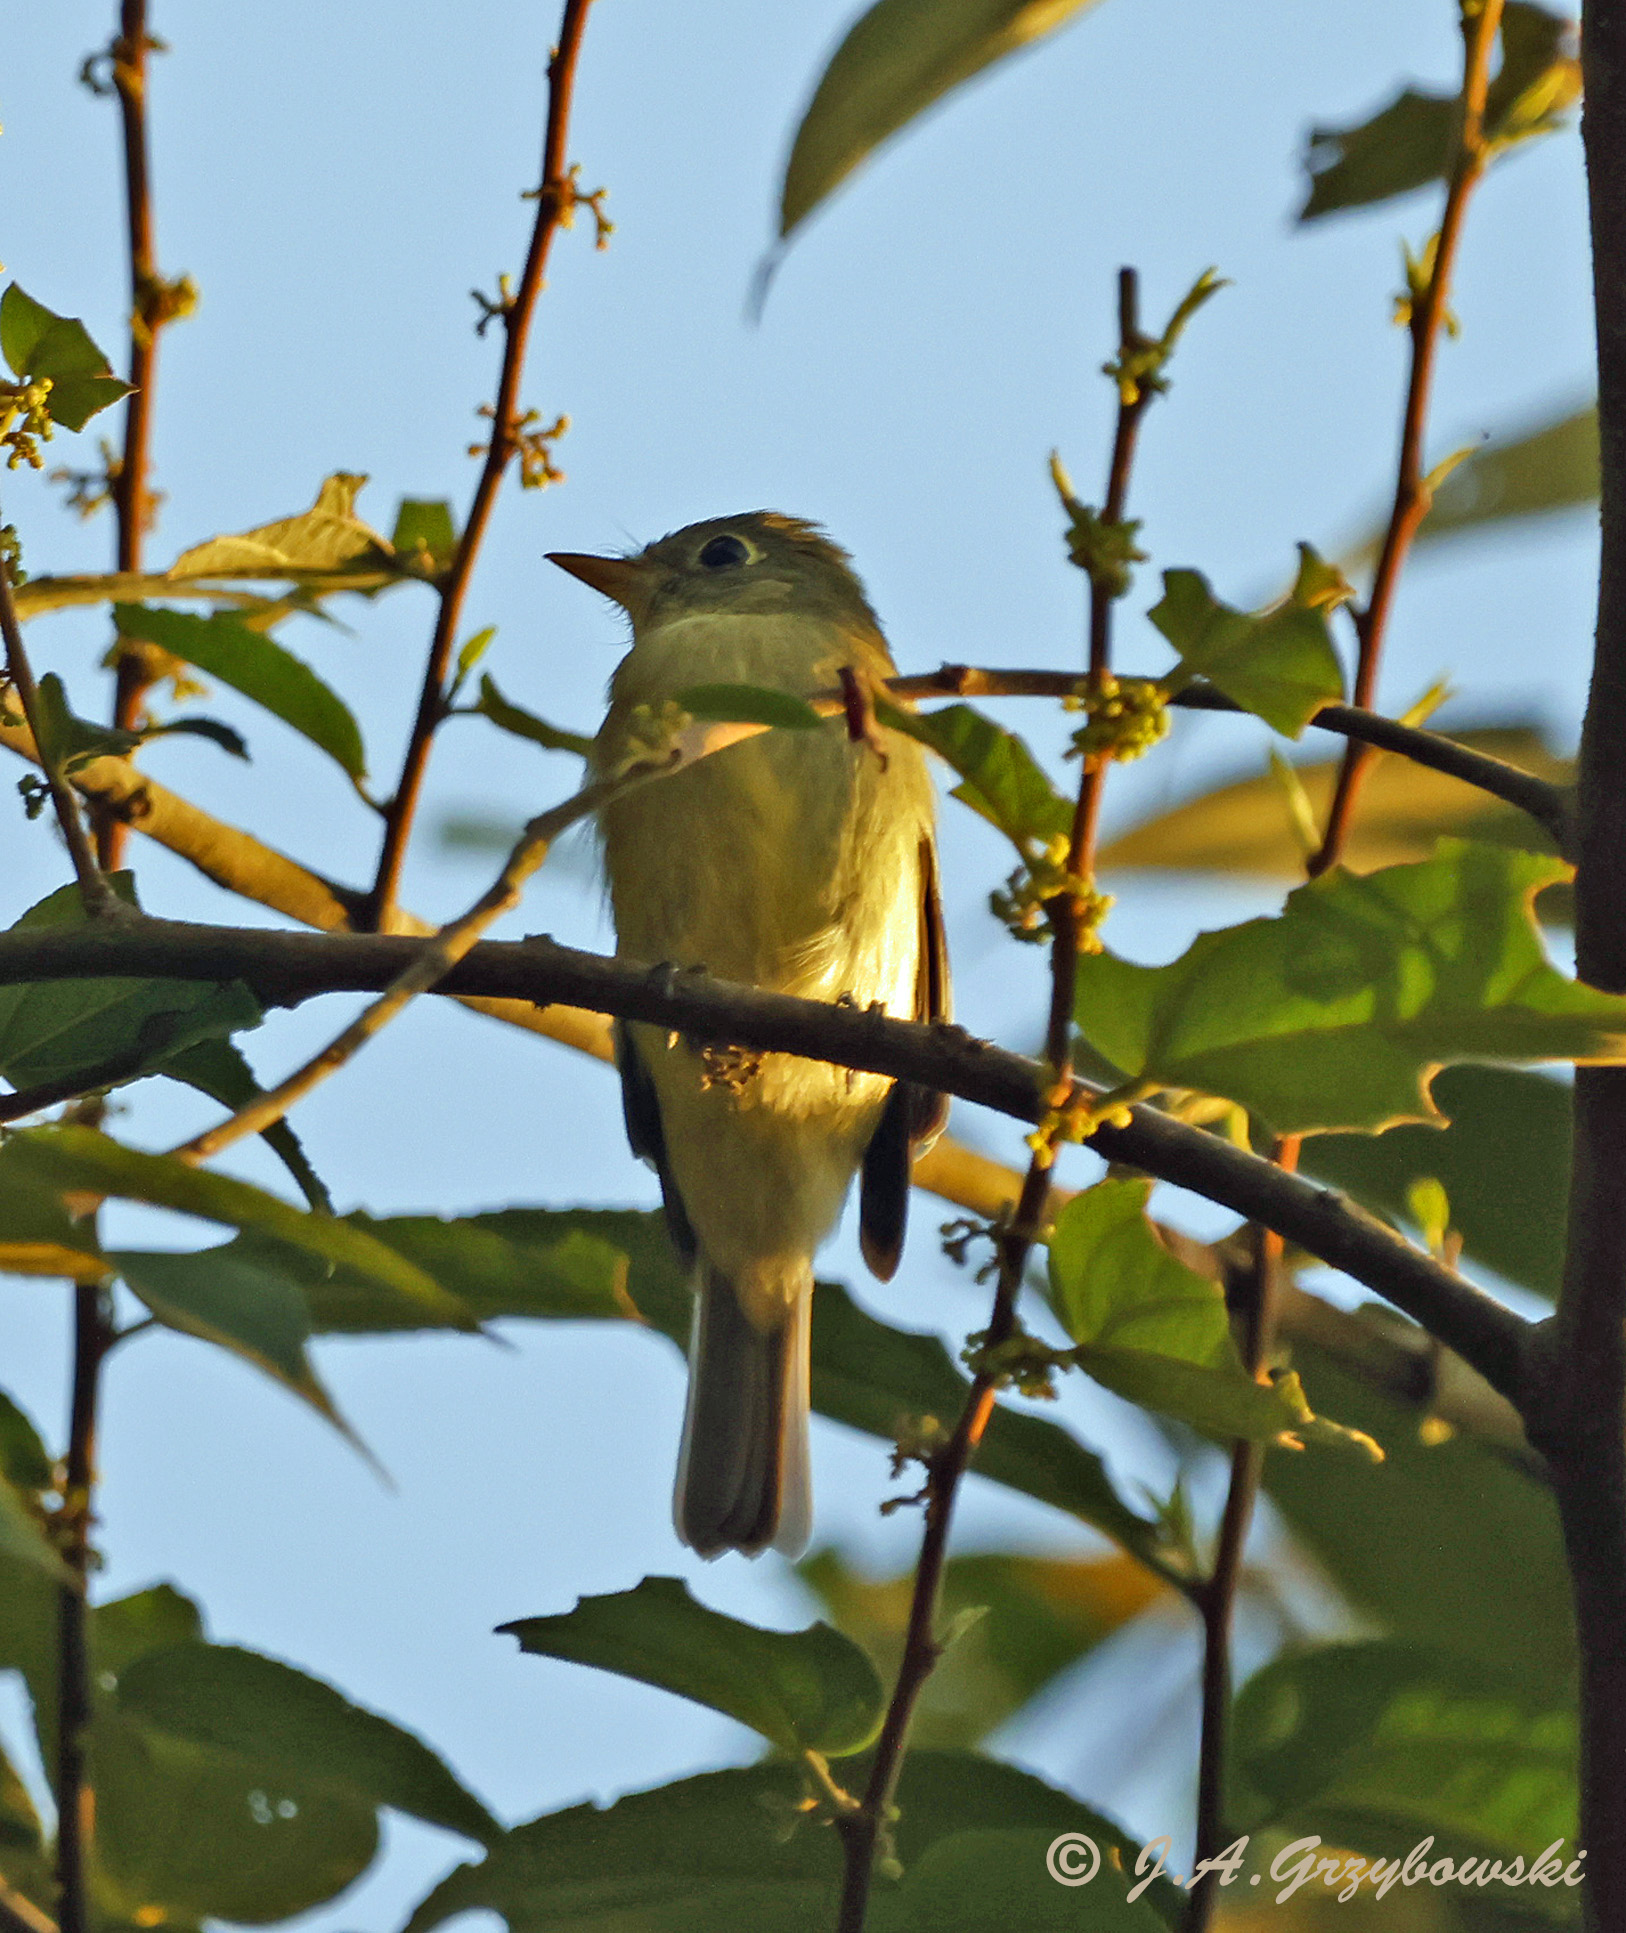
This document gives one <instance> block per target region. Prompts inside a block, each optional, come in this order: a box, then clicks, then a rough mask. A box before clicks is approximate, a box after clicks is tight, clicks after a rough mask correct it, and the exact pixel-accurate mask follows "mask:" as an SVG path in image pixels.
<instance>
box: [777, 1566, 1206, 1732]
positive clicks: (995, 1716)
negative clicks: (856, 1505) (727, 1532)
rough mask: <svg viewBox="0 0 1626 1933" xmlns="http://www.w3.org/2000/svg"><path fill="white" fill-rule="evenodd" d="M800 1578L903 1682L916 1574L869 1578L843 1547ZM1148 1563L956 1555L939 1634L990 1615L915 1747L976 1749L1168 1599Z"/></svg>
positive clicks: (928, 1704) (939, 1684)
mask: <svg viewBox="0 0 1626 1933" xmlns="http://www.w3.org/2000/svg"><path fill="white" fill-rule="evenodd" d="M797 1575H798V1576H799V1577H800V1578H801V1580H802V1582H803V1583H804V1584H806V1585H807V1586H808V1587H809V1589H811V1590H812V1591H813V1592H814V1593H815V1595H816V1596H817V1598H818V1600H819V1603H820V1604H821V1605H822V1607H823V1608H824V1610H825V1612H826V1613H827V1614H828V1615H829V1617H830V1618H831V1620H832V1621H833V1622H834V1623H835V1625H836V1626H837V1628H838V1629H840V1630H842V1631H845V1632H846V1633H847V1635H848V1636H849V1637H851V1638H854V1639H856V1640H857V1641H858V1643H860V1644H861V1645H863V1647H864V1649H865V1650H866V1651H867V1652H868V1653H869V1654H870V1656H871V1657H872V1658H873V1659H874V1660H875V1663H876V1666H877V1668H878V1669H879V1670H880V1672H881V1676H882V1680H883V1682H885V1683H887V1684H890V1683H892V1682H893V1680H894V1679H895V1678H896V1676H897V1667H898V1664H899V1662H900V1660H901V1658H902V1656H903V1640H904V1632H905V1629H906V1628H907V1625H908V1620H909V1607H910V1604H911V1601H912V1599H913V1596H914V1572H913V1571H912V1570H907V1571H903V1572H901V1573H899V1574H898V1575H896V1576H891V1577H879V1578H876V1577H868V1576H865V1575H863V1574H861V1573H860V1572H858V1571H855V1570H854V1569H853V1568H852V1567H851V1566H850V1565H849V1564H848V1562H847V1561H846V1559H845V1558H844V1557H843V1556H842V1554H841V1553H840V1552H839V1551H837V1550H834V1549H826V1550H821V1551H816V1552H815V1553H814V1554H813V1555H812V1556H811V1557H808V1558H806V1559H805V1560H804V1561H803V1562H802V1563H801V1564H799V1565H798V1566H797ZM1167 1593H1168V1587H1167V1586H1166V1585H1164V1584H1161V1583H1160V1582H1159V1581H1158V1579H1157V1578H1155V1577H1154V1576H1153V1575H1152V1574H1151V1573H1150V1572H1149V1571H1148V1570H1147V1569H1146V1568H1145V1566H1144V1565H1142V1564H1139V1563H1137V1562H1136V1561H1135V1560H1134V1559H1133V1558H1131V1557H1127V1556H1123V1555H1121V1554H1119V1555H1114V1556H1111V1557H1093V1558H1059V1557H1030V1556H1027V1555H1024V1554H1018V1553H1008V1554H1007V1553H998V1554H994V1553H984V1554H978V1555H976V1556H970V1557H951V1558H950V1559H949V1561H948V1564H947V1566H946V1567H945V1571H944V1576H943V1588H942V1597H941V1602H940V1610H939V1615H938V1627H939V1629H940V1630H947V1629H950V1628H952V1627H953V1626H954V1624H955V1623H956V1621H957V1620H958V1619H959V1618H960V1617H961V1616H962V1614H965V1613H967V1612H969V1611H971V1610H973V1609H975V1608H978V1607H981V1608H982V1609H983V1610H984V1611H985V1613H986V1615H985V1616H983V1617H981V1618H980V1619H978V1620H977V1621H976V1622H974V1623H972V1624H970V1625H969V1627H968V1628H966V1629H965V1630H964V1631H963V1632H962V1633H961V1635H960V1636H958V1637H956V1638H955V1640H954V1642H953V1643H952V1644H951V1645H950V1646H949V1648H948V1650H947V1652H946V1653H945V1655H944V1656H943V1657H942V1658H940V1659H939V1660H938V1663H937V1666H936V1668H935V1669H934V1670H933V1672H932V1675H931V1677H930V1678H928V1679H927V1681H926V1688H925V1691H924V1692H923V1693H922V1695H921V1701H920V1704H919V1707H918V1708H917V1710H916V1713H915V1717H914V1721H913V1723H912V1724H911V1726H910V1729H909V1736H910V1739H911V1741H912V1742H913V1744H914V1745H915V1746H926V1745H935V1746H957V1747H969V1746H974V1745H977V1744H980V1743H981V1741H982V1740H983V1739H984V1738H986V1737H987V1735H988V1734H989V1733H990V1732H992V1731H993V1730H995V1728H996V1727H998V1726H1000V1725H1002V1724H1003V1723H1004V1722H1005V1720H1006V1719H1007V1718H1009V1717H1010V1716H1011V1715H1012V1714H1013V1713H1014V1712H1017V1711H1019V1710H1020V1709H1021V1707H1022V1706H1024V1705H1025V1704H1027V1702H1028V1701H1029V1700H1030V1699H1031V1698H1033V1697H1034V1696H1035V1695H1036V1694H1037V1693H1038V1692H1039V1691H1041V1690H1042V1689H1043V1687H1044V1686H1045V1685H1047V1684H1049V1683H1050V1682H1051V1681H1052V1680H1053V1679H1054V1678H1056V1677H1057V1676H1058V1674H1060V1673H1061V1672H1063V1671H1065V1670H1067V1669H1068V1668H1069V1667H1070V1666H1072V1665H1073V1664H1075V1663H1077V1662H1078V1660H1079V1659H1080V1658H1083V1657H1085V1656H1086V1655H1088V1653H1089V1652H1090V1651H1092V1650H1093V1649H1094V1648H1095V1646H1096V1645H1098V1644H1099V1643H1100V1642H1101V1641H1102V1640H1103V1639H1104V1638H1107V1637H1110V1636H1111V1634H1112V1633H1113V1632H1114V1631H1116V1630H1118V1629H1120V1628H1121V1627H1122V1626H1123V1625H1124V1624H1126V1623H1128V1622H1129V1620H1130V1619H1132V1618H1134V1617H1137V1616H1138V1615H1139V1614H1140V1612H1141V1611H1143V1610H1144V1609H1145V1608H1146V1607H1147V1605H1149V1604H1151V1603H1152V1602H1154V1601H1155V1600H1157V1599H1158V1598H1160V1597H1166V1596H1167Z"/></svg>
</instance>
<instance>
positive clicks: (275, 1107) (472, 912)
mask: <svg viewBox="0 0 1626 1933" xmlns="http://www.w3.org/2000/svg"><path fill="white" fill-rule="evenodd" d="M669 769H673V770H675V769H676V762H675V761H671V762H669ZM630 776H631V775H629V777H623V778H617V779H604V780H599V781H598V782H596V783H594V784H592V785H587V786H584V787H583V788H582V790H581V791H579V792H578V793H576V794H575V795H574V797H572V798H569V799H567V800H565V802H564V803H563V804H562V805H557V806H555V807H554V808H553V809H552V810H551V811H549V812H544V813H542V814H540V815H539V816H538V817H537V818H535V819H532V820H531V822H530V823H529V825H527V826H526V828H525V830H524V831H523V832H522V833H521V834H520V837H519V839H518V840H517V842H516V843H515V845H514V848H513V850H512V851H511V852H510V853H509V855H508V858H507V859H506V861H505V862H504V864H503V868H502V871H501V872H500V873H499V874H498V875H497V877H496V879H495V880H494V881H493V882H492V884H491V885H490V886H489V887H487V889H486V890H485V892H483V893H482V894H481V895H480V897H479V898H478V899H477V900H476V901H475V902H474V904H473V905H472V906H471V907H470V908H469V910H468V911H467V912H466V913H464V914H463V915H462V917H461V918H460V919H456V920H453V921H452V922H451V924H450V925H449V926H443V927H442V928H441V930H440V931H439V932H438V933H437V934H436V935H435V937H434V939H433V940H432V941H431V942H430V943H429V945H428V946H426V947H424V948H423V949H422V951H421V952H419V953H418V954H417V956H416V957H415V958H414V959H413V961H412V963H411V964H410V965H409V966H407V967H405V968H404V969H403V970H402V971H401V973H400V974H398V975H397V976H396V978H395V979H394V980H393V981H392V982H391V983H390V985H389V986H388V987H387V988H386V989H385V991H384V993H383V995H382V996H381V997H380V998H379V999H377V1000H375V1001H374V1002H373V1003H372V1005H371V1006H370V1007H368V1008H367V1009H366V1010H365V1012H363V1013H362V1014H361V1015H359V1016H358V1017H357V1018H356V1019H355V1020H354V1021H352V1022H351V1024H350V1025H349V1026H348V1027H346V1028H345V1029H344V1031H343V1032H342V1033H341V1034H339V1035H338V1036H337V1037H336V1038H335V1039H333V1040H331V1041H330V1042H329V1043H328V1045H327V1046H326V1047H324V1048H323V1049H322V1051H321V1052H320V1053H319V1054H315V1055H313V1056H312V1057H311V1058H310V1059H309V1060H308V1061H306V1062H305V1064H304V1066H303V1067H300V1068H299V1069H297V1070H296V1071H295V1072H294V1073H292V1074H290V1075H289V1076H288V1078H287V1079H286V1080H285V1081H280V1082H279V1083H278V1084H277V1085H276V1086H275V1087H274V1088H272V1089H270V1090H269V1092H267V1093H264V1094H259V1095H256V1096H255V1098H254V1099H253V1100H252V1101H249V1102H246V1103H245V1104H244V1105H243V1106H242V1107H240V1108H238V1109H237V1111H236V1112H235V1113H234V1114H232V1115H230V1116H228V1117H227V1119H226V1120H224V1121H222V1122H220V1123H219V1124H218V1125H217V1126H215V1127H212V1128H208V1129H206V1130H205V1131H204V1132H203V1133H202V1134H198V1135H194V1136H193V1138H192V1139H191V1140H190V1141H187V1142H183V1143H182V1145H181V1146H180V1147H178V1148H173V1149H171V1150H170V1152H171V1153H172V1154H174V1155H176V1156H178V1157H179V1158H180V1159H181V1160H183V1161H206V1160H207V1159H208V1158H209V1156H210V1155H213V1154H218V1153H219V1152H220V1151H221V1149H222V1148H228V1147H230V1146H231V1144H232V1143H233V1142H234V1141H241V1140H243V1139H245V1138H246V1137H247V1136H248V1135H251V1134H263V1133H264V1132H265V1130H266V1129H267V1128H268V1127H271V1126H272V1125H273V1124H274V1123H275V1122H277V1121H280V1120H281V1119H282V1117H283V1116H284V1115H285V1114H286V1113H287V1112H288V1110H289V1108H291V1107H292V1106H293V1105H294V1103H295V1102H296V1101H299V1100H302V1099H303V1098H304V1096H305V1095H307V1094H308V1093H310V1091H311V1090H312V1088H314V1087H317V1086H319V1085H320V1084H321V1082H323V1081H325V1080H326V1079H327V1078H328V1076H329V1075H330V1074H335V1073H337V1072H338V1070H339V1069H340V1068H341V1067H343V1066H344V1064H345V1063H346V1061H348V1060H351V1059H352V1058H354V1056H355V1055H356V1054H358V1053H359V1052H360V1051H361V1049H362V1048H363V1047H364V1046H365V1045H366V1044H367V1042H368V1041H369V1040H371V1039H372V1038H373V1036H374V1035H375V1034H376V1033H378V1032H380V1031H381V1030H382V1029H383V1028H384V1027H385V1026H387V1025H388V1024H389V1022H390V1021H392V1020H393V1019H394V1018H395V1016H396V1015H397V1014H398V1013H400V1012H401V1011H402V1009H403V1008H404V1007H406V1006H407V1005H408V1004H409V1003H410V1002H411V1001H413V1000H415V999H416V998H417V997H418V995H419V994H421V993H427V992H429V990H430V989H431V988H432V987H433V986H434V985H435V983H436V982H437V981H438V980H443V979H444V978H445V977H446V975H447V974H448V973H449V972H450V971H451V970H452V968H453V967H454V966H456V965H457V963H458V961H459V960H461V959H463V958H464V957H465V956H466V955H467V953H468V952H469V949H470V948H471V947H472V946H474V944H475V943H476V941H477V940H478V939H479V938H480V936H481V934H482V933H484V932H485V931H486V930H487V929H488V928H489V927H490V926H491V925H492V924H493V923H494V922H495V921H497V920H498V919H500V918H501V917H502V915H503V914H504V913H506V912H508V911H509V910H510V908H512V907H514V906H517V905H518V904H519V901H520V896H521V894H522V892H523V890H524V886H525V882H526V880H527V879H529V878H530V876H531V874H532V873H534V872H535V871H536V870H537V868H538V867H539V866H541V865H542V864H543V862H544V861H545V860H546V859H547V856H548V854H549V852H550V851H551V850H552V847H553V843H554V841H555V840H556V839H557V838H558V837H559V835H560V834H561V833H563V832H566V831H568V830H569V828H570V827H571V826H573V825H575V824H576V823H577V822H578V821H579V820H582V819H585V818H587V817H589V816H590V815H591V814H592V813H594V812H596V811H597V810H598V809H599V807H600V806H601V805H603V804H605V803H606V802H607V801H608V800H610V799H612V798H615V797H616V796H618V795H619V794H620V793H621V792H624V791H625V790H627V788H628V783H629V778H630ZM637 776H639V777H643V776H647V775H646V774H642V773H640V774H638V775H637Z"/></svg>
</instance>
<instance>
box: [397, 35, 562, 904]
mask: <svg viewBox="0 0 1626 1933" xmlns="http://www.w3.org/2000/svg"><path fill="white" fill-rule="evenodd" d="M590 4H591V0H565V10H564V18H563V20H562V21H561V22H560V26H559V44H558V46H557V47H556V48H555V50H554V53H553V58H552V59H551V60H550V61H549V63H548V121H547V132H546V135H545V136H544V139H543V146H542V181H541V186H540V189H539V191H538V194H537V202H536V222H535V225H534V226H533V228H532V230H531V245H530V249H529V251H528V252H527V254H526V257H525V267H524V270H523V272H522V273H521V275H520V278H519V287H518V288H517V289H516V290H515V291H514V295H513V297H512V299H511V300H510V301H507V302H505V303H504V304H503V305H502V309H501V316H502V325H503V336H504V342H503V358H502V372H501V374H500V376H499V377H498V379H497V398H496V402H495V403H494V405H493V406H492V413H491V441H490V443H489V445H488V446H487V449H486V459H485V464H484V466H483V467H482V469H481V471H480V480H479V482H478V484H477V485H476V486H475V491H474V500H473V502H472V503H471V504H470V505H469V514H468V520H467V522H466V523H465V524H464V526H463V534H462V536H461V537H460V538H459V539H458V545H457V554H456V556H455V557H454V558H453V559H452V563H451V567H450V568H449V570H448V571H447V573H446V576H445V579H444V581H443V582H442V583H441V585H440V609H439V612H438V613H437V615H436V618H435V630H434V635H433V637H432V638H431V639H430V643H429V659H428V663H427V665H426V666H425V668H424V677H423V690H422V692H421V694H420V696H419V699H418V713H417V717H416V718H415V719H414V721H413V726H412V736H411V738H410V739H409V740H408V742H407V749H406V756H405V758H404V759H403V761H402V765H401V777H400V781H399V783H398V784H397V785H396V788H395V796H394V797H393V798H392V799H391V800H390V802H389V806H388V808H387V810H386V813H385V822H384V843H383V848H382V850H381V852H380V853H379V859H378V873H377V877H376V878H375V880H374V882H373V890H372V900H371V916H370V919H369V924H370V925H372V926H373V927H374V928H375V929H376V930H380V931H382V930H384V929H386V928H387V927H388V925H389V923H390V918H391V915H392V913H393V911H394V907H395V900H396V895H397V894H398V892H399V891H400V885H401V866H402V863H403V861H404V859H405V857H406V847H407V841H408V839H409V838H410V837H411V834H412V824H413V819H414V816H415V815H416V813H417V809H418V796H419V793H420V792H421V791H422V789H423V777H424V772H425V769H426V768H427V766H428V763H429V749H430V746H431V744H432V743H433V740H434V736H435V732H436V731H437V729H438V728H439V726H440V722H441V720H442V718H443V717H444V716H445V707H446V673H447V668H448V666H449V665H450V663H451V657H452V650H453V646H454V644H455V642H456V639H457V631H458V625H459V623H460V622H461V619H462V613H463V602H464V599H465V597H466V596H467V594H468V588H469V582H470V579H471V578H472V576H473V574H474V564H475V559H476V557H477V556H478V555H479V551H480V545H481V543H482V541H483V540H484V537H485V533H486V526H487V524H488V523H489V522H490V520H491V512H492V508H493V506H494V505H495V503H496V501H497V492H498V490H499V489H500V487H501V485H502V480H503V474H504V472H505V471H506V470H507V468H508V465H509V463H510V462H511V461H512V460H513V457H514V454H515V452H516V450H517V449H518V447H519V414H520V412H519V387H520V379H521V376H522V375H523V373H524V368H525V351H526V347H527V344H528V342H529V340H530V333H531V320H532V317H533V315H534V313H535V310H536V303H537V297H538V296H539V295H540V294H541V292H542V282H543V276H544V274H545V272H546V270H547V264H548V253H549V251H550V249H551V248H552V246H553V238H554V236H555V235H556V234H557V233H558V231H559V230H560V228H562V227H564V226H565V225H566V223H567V222H568V220H569V218H570V215H571V213H572V212H573V210H574V208H575V204H576V201H577V191H576V186H575V183H574V181H573V180H572V179H571V176H570V171H569V169H568V167H567V166H566V161H565V156H566V153H567V143H568V139H569V130H570V109H571V101H572V97H573V95H574V92H575V84H576V63H577V60H578V58H579V56H580V53H581V43H582V33H583V30H584V28H585V27H586V25H587V10H588V7H589V6H590Z"/></svg>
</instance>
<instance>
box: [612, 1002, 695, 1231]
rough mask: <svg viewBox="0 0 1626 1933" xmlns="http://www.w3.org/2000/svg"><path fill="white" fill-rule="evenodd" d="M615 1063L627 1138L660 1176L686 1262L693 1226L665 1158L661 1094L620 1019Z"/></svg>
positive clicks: (669, 1221)
mask: <svg viewBox="0 0 1626 1933" xmlns="http://www.w3.org/2000/svg"><path fill="white" fill-rule="evenodd" d="M615 1064H616V1066H617V1067H618V1068H619V1069H620V1072H621V1114H622V1118H623V1119H624V1120H625V1121H626V1124H627V1140H628V1141H629V1143H630V1144H631V1146H632V1151H633V1153H634V1154H635V1155H637V1157H638V1159H639V1160H640V1161H647V1162H648V1163H649V1165H650V1166H651V1167H652V1168H653V1169H654V1170H655V1172H656V1174H657V1175H659V1176H660V1181H661V1205H662V1207H663V1208H665V1210H666V1226H667V1229H668V1231H669V1233H670V1234H671V1237H672V1246H673V1247H674V1248H675V1249H676V1250H677V1252H678V1254H679V1255H681V1256H682V1258H683V1260H684V1261H685V1262H686V1263H692V1262H693V1261H694V1258H695V1250H696V1243H695V1239H694V1230H693V1229H692V1228H691V1227H690V1226H689V1216H688V1212H687V1211H686V1210H685V1208H684V1206H683V1198H682V1196H681V1195H680V1194H679V1193H678V1191H677V1184H676V1183H675V1182H674V1181H673V1179H672V1171H671V1168H670V1166H669V1164H668V1162H667V1159H666V1130H665V1129H664V1128H663V1127H662V1126H661V1104H660V1097H659V1096H658V1095H657V1094H656V1092H655V1083H654V1082H653V1081H652V1080H651V1079H650V1078H649V1069H648V1068H647V1067H646V1066H645V1065H644V1063H643V1058H642V1056H641V1055H640V1054H639V1052H638V1048H637V1045H636V1044H635V1042H634V1041H633V1038H632V1029H631V1028H630V1027H629V1026H627V1024H626V1022H625V1021H621V1020H618V1021H617V1022H616V1023H615Z"/></svg>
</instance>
